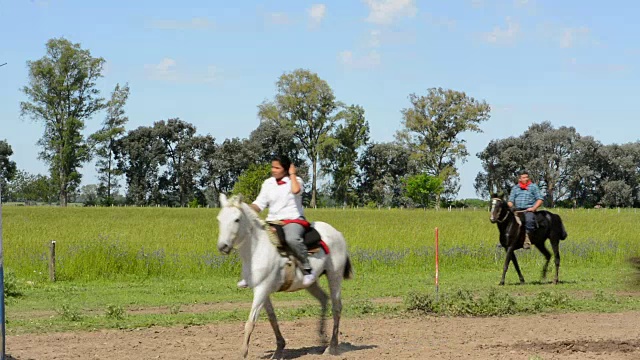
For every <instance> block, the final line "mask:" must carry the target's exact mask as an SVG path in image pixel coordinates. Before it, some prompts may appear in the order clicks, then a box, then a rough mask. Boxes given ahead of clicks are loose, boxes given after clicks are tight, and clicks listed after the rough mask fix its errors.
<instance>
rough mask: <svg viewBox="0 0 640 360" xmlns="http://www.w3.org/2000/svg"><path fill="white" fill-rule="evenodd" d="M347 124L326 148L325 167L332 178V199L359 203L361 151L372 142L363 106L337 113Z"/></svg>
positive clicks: (350, 107)
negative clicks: (357, 180) (358, 177)
mask: <svg viewBox="0 0 640 360" xmlns="http://www.w3.org/2000/svg"><path fill="white" fill-rule="evenodd" d="M338 117H339V118H341V119H344V124H341V125H338V127H337V128H336V129H335V132H334V134H333V136H332V138H333V139H332V141H331V142H329V144H328V145H327V146H326V147H325V148H324V151H323V159H324V160H323V161H322V166H323V170H324V172H325V173H327V174H330V175H332V176H333V183H332V184H331V185H330V187H331V193H332V195H333V198H334V199H335V200H336V201H338V202H342V203H343V205H345V206H346V205H347V204H348V203H350V204H354V203H355V202H356V201H357V196H356V192H355V181H354V180H355V178H356V176H357V175H358V164H357V160H358V150H359V149H360V148H361V147H362V146H364V145H366V143H367V142H368V141H369V123H368V122H367V120H366V119H365V117H364V109H363V108H362V107H361V106H357V105H352V106H349V107H348V108H346V109H344V110H343V111H341V112H340V113H339V114H338Z"/></svg>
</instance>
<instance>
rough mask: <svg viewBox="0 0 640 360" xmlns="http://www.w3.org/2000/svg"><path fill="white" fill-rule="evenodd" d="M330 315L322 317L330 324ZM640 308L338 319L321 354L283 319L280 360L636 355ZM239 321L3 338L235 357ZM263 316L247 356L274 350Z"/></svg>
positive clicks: (84, 352)
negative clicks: (333, 347) (330, 347)
mask: <svg viewBox="0 0 640 360" xmlns="http://www.w3.org/2000/svg"><path fill="white" fill-rule="evenodd" d="M331 323H332V322H331V320H329V321H328V322H327V325H329V328H330V326H331ZM639 323H640V312H626V313H617V314H591V313H576V314H552V315H549V314H547V315H535V316H514V317H505V318H446V317H415V318H390V319H387V318H364V319H343V320H342V322H341V338H340V341H341V345H340V346H341V351H342V354H341V355H339V356H336V357H325V356H322V355H321V353H322V351H323V350H324V348H323V347H322V346H320V345H319V344H320V343H319V340H318V336H317V335H316V327H317V324H316V322H315V321H313V320H309V319H305V320H299V321H285V322H282V323H281V324H280V325H281V330H282V333H283V335H284V336H285V339H286V340H287V348H286V351H285V354H284V356H285V358H286V359H327V358H335V359H389V358H395V359H461V358H463V359H526V360H529V359H531V358H535V356H537V358H538V359H545V360H547V359H625V360H626V359H629V360H630V359H640V326H638V324H639ZM243 330H244V323H242V322H236V323H224V324H212V325H206V326H192V327H170V328H159V327H157V328H145V329H139V330H101V331H95V332H73V333H53V334H38V335H16V336H8V337H7V352H8V353H9V354H10V355H11V356H12V357H13V358H14V359H20V360H22V359H38V360H41V359H42V360H45V359H123V360H127V359H236V358H239V356H240V345H241V343H242V339H243ZM274 349H275V340H274V336H273V332H272V330H271V327H270V325H269V323H268V322H267V321H261V322H259V323H258V324H257V326H256V329H255V331H254V333H253V336H252V339H251V342H250V348H249V358H250V359H265V358H269V357H270V356H271V355H272V354H273V350H274Z"/></svg>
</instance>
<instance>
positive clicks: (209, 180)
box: [200, 138, 256, 206]
mask: <svg viewBox="0 0 640 360" xmlns="http://www.w3.org/2000/svg"><path fill="white" fill-rule="evenodd" d="M255 158H256V157H255V153H254V152H253V148H252V147H251V146H249V145H248V144H247V141H246V139H240V138H232V139H225V140H224V141H223V142H222V144H219V145H218V144H216V143H215V142H214V140H213V139H210V140H209V141H207V142H206V144H205V147H204V149H203V156H202V160H203V168H202V171H203V174H202V176H201V178H200V182H201V185H202V186H204V187H207V188H208V189H210V190H211V192H212V193H213V194H211V195H212V196H210V198H211V201H209V203H210V204H211V205H214V206H216V205H217V204H218V202H217V198H218V195H219V194H226V193H229V192H231V190H232V189H233V186H234V185H235V183H236V181H238V177H239V176H240V175H241V174H242V172H243V171H245V170H246V169H247V168H248V167H249V165H251V164H252V163H253V162H254V159H255Z"/></svg>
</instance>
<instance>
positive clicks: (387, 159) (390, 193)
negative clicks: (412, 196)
mask: <svg viewBox="0 0 640 360" xmlns="http://www.w3.org/2000/svg"><path fill="white" fill-rule="evenodd" d="M358 166H359V167H360V169H361V172H360V175H359V177H358V184H359V185H358V195H359V198H360V200H361V201H362V202H363V203H364V204H367V203H369V202H373V203H375V204H377V205H382V206H399V205H404V201H403V194H402V180H403V179H404V178H405V177H406V176H408V175H409V174H413V173H415V170H416V169H415V164H414V162H413V161H412V160H411V159H410V154H409V150H407V149H406V148H404V147H402V146H401V145H398V144H394V143H373V144H369V145H368V146H367V147H366V149H365V150H364V152H363V153H362V155H361V156H360V159H359V160H358Z"/></svg>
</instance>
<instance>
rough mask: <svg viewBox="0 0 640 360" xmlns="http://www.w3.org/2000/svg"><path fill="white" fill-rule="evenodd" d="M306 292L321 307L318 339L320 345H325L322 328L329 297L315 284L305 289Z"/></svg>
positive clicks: (325, 338)
mask: <svg viewBox="0 0 640 360" xmlns="http://www.w3.org/2000/svg"><path fill="white" fill-rule="evenodd" d="M307 291H308V292H309V293H310V294H311V295H313V297H315V298H316V299H318V301H320V306H321V307H322V309H321V311H322V312H321V315H320V324H319V327H318V336H319V337H320V342H321V343H322V345H326V344H327V337H326V335H325V332H324V326H325V321H326V318H327V303H328V302H329V296H327V293H325V292H324V290H322V288H321V287H320V285H318V283H317V282H315V283H313V284H312V285H311V286H309V287H308V288H307Z"/></svg>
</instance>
